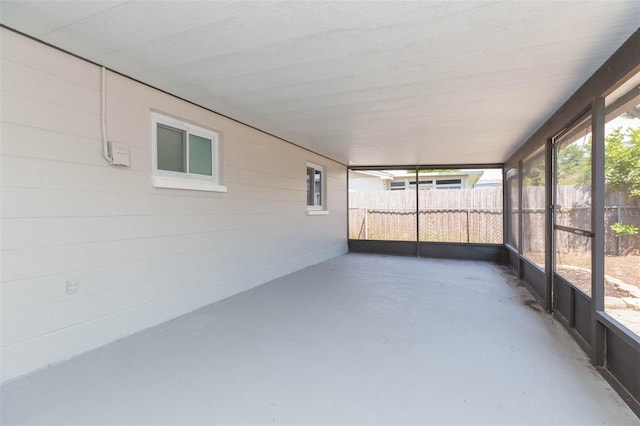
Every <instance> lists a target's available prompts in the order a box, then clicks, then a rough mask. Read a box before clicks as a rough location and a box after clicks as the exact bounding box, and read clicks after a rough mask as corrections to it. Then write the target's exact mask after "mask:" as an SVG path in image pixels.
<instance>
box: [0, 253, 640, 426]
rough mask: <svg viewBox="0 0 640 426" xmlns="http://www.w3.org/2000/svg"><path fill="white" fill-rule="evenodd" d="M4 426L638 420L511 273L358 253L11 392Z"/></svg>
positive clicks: (5, 396)
mask: <svg viewBox="0 0 640 426" xmlns="http://www.w3.org/2000/svg"><path fill="white" fill-rule="evenodd" d="M1 398H2V399H1V404H2V405H1V408H2V417H1V420H2V424H5V425H10V424H82V425H89V424H214V423H223V424H310V423H323V424H375V423H378V424H380V423H383V424H434V425H443V424H491V425H495V424H508V425H516V424H530V425H553V424H557V425H571V424H573V425H587V424H610V425H616V424H617V425H640V420H639V419H638V418H637V417H636V416H634V414H633V413H632V412H631V410H629V408H628V407H627V406H626V405H625V404H624V402H623V401H622V400H621V399H620V397H619V396H618V395H617V394H616V393H615V392H614V391H613V390H612V389H611V387H610V386H609V385H608V384H607V383H606V382H605V381H604V380H603V379H602V378H601V376H600V375H599V374H598V373H597V372H596V371H595V370H594V369H593V368H592V367H591V365H590V364H589V361H588V359H587V356H586V355H585V353H584V352H583V351H582V350H580V349H579V347H578V346H577V344H576V343H575V342H574V341H573V339H572V338H571V337H570V336H569V335H568V334H567V333H566V332H565V331H564V329H563V328H562V327H561V326H560V325H559V324H558V323H557V322H556V321H554V320H553V319H552V317H550V316H549V315H547V314H546V313H544V312H542V311H541V309H540V308H539V307H538V305H537V304H535V303H534V302H533V300H532V299H531V298H530V297H529V296H528V294H527V292H526V290H525V289H524V288H522V287H520V286H519V285H518V283H517V280H515V279H514V277H513V276H512V275H511V274H510V273H509V272H508V271H506V270H505V269H503V268H501V267H498V266H494V265H491V264H487V263H478V262H471V261H448V260H430V259H414V258H401V257H384V256H372V255H358V254H348V255H344V256H340V257H338V258H335V259H332V260H330V261H328V262H324V263H322V264H320V265H316V266H313V267H310V268H307V269H305V270H303V271H300V272H297V273H294V274H291V275H289V276H286V277H284V278H281V279H278V280H275V281H272V282H270V283H268V284H265V285H263V286H261V287H259V288H257V289H254V290H252V291H250V292H247V293H244V294H240V295H238V296H235V297H232V298H230V299H228V300H225V301H223V302H220V303H217V304H214V305H210V306H208V307H206V308H204V309H201V310H199V311H197V312H194V313H191V314H188V315H185V316H183V317H181V318H178V319H176V320H174V321H171V322H168V323H165V324H162V325H160V326H157V327H154V328H152V329H149V330H147V331H144V332H142V333H138V334H136V335H133V336H131V337H129V338H126V339H123V340H121V341H119V342H116V343H113V344H111V345H108V346H105V347H103V348H100V349H98V350H95V351H93V352H90V353H87V354H85V355H82V356H80V357H77V358H75V359H73V360H71V361H68V362H65V363H62V364H59V365H56V366H54V367H51V368H49V369H46V370H43V371H41V372H38V373H36V374H32V375H30V376H28V377H25V378H23V379H21V380H18V381H15V382H13V383H10V384H8V385H6V386H4V387H3V388H2V395H1Z"/></svg>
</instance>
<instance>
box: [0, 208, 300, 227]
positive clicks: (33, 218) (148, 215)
mask: <svg viewBox="0 0 640 426" xmlns="http://www.w3.org/2000/svg"><path fill="white" fill-rule="evenodd" d="M207 216H211V217H212V218H217V217H219V216H234V217H235V216H292V217H298V216H299V212H297V211H292V212H287V213H282V212H263V211H259V212H255V211H253V212H246V211H243V212H231V213H186V214H161V213H158V214H114V215H101V216H60V215H56V216H3V217H2V220H3V221H5V220H24V221H31V220H58V219H59V220H68V219H115V218H128V217H136V218H144V217H149V218H158V217H166V218H177V217H207ZM243 229H244V228H243Z"/></svg>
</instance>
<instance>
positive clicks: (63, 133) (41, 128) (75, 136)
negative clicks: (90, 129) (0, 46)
mask: <svg viewBox="0 0 640 426" xmlns="http://www.w3.org/2000/svg"><path fill="white" fill-rule="evenodd" d="M0 94H1V93H0ZM94 117H95V119H96V120H99V118H100V116H99V115H96V116H94ZM0 123H2V124H10V125H12V126H17V127H23V128H25V129H35V130H38V131H47V132H52V133H56V134H59V135H64V136H70V137H72V138H80V139H86V140H89V141H98V142H99V141H100V139H98V138H97V137H96V138H95V139H94V138H90V137H88V136H87V135H83V134H79V133H69V132H63V131H60V130H52V129H50V128H48V127H38V126H33V125H31V124H25V123H16V122H15V121H7V120H6V119H2V120H0ZM96 132H97V131H96Z"/></svg>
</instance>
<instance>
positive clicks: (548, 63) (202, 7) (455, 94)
mask: <svg viewBox="0 0 640 426" xmlns="http://www.w3.org/2000/svg"><path fill="white" fill-rule="evenodd" d="M0 22H2V23H3V24H4V25H6V26H8V27H11V28H14V29H16V30H19V31H22V32H24V33H26V34H29V35H31V36H34V37H36V38H38V39H41V40H44V41H46V42H48V43H51V44H53V45H56V46H59V47H61V48H63V49H65V50H68V51H70V52H73V53H76V54H78V55H80V56H82V57H85V58H87V59H90V60H92V61H95V62H98V63H100V64H103V65H105V66H107V67H109V68H112V69H114V70H116V71H119V72H122V73H124V74H127V75H129V76H131V77H134V78H136V79H138V80H141V81H143V82H146V83H149V84H151V85H153V86H156V87H159V88H161V89H164V90H166V91H168V92H170V93H173V94H176V95H178V96H180V97H183V98H186V99H189V100H191V101H193V102H195V103H197V104H200V105H202V106H205V107H207V108H210V109H213V110H215V111H217V112H220V113H222V114H226V115H228V116H230V117H233V118H235V119H237V120H240V121H242V122H245V123H247V124H250V125H252V126H255V127H257V128H260V129H262V130H264V131H267V132H269V133H272V134H274V135H276V136H279V137H282V138H284V139H286V140H289V141H291V142H293V143H296V144H298V145H301V146H304V147H307V148H309V149H311V150H313V151H316V152H318V153H321V154H323V155H326V156H328V157H330V158H333V159H336V160H338V161H340V162H343V163H345V164H354V165H384V164H394V165H401V164H456V163H457V164H461V163H468V164H470V163H498V162H503V161H505V160H506V159H507V158H508V156H509V155H510V154H511V153H513V152H514V151H515V149H516V148H517V147H518V146H520V145H521V144H522V143H523V142H524V141H525V140H526V139H527V138H528V137H529V136H530V135H531V134H532V133H533V132H534V131H535V130H536V129H537V128H538V127H540V125H542V123H544V121H545V120H546V119H547V118H548V117H549V116H550V115H551V114H552V113H553V112H554V111H555V110H556V109H557V108H558V107H559V106H560V105H562V103H563V102H564V101H565V100H566V99H567V98H568V97H569V96H570V95H571V94H572V93H573V92H574V91H575V90H576V89H577V88H578V87H580V85H582V83H584V82H585V80H586V79H587V78H588V77H589V76H590V75H591V74H592V73H593V72H594V71H595V70H596V69H597V68H598V67H600V65H602V63H603V62H604V61H605V60H606V59H607V58H608V57H609V56H610V55H611V54H612V53H613V52H614V51H615V50H616V49H617V48H618V47H619V46H620V45H621V44H622V43H623V42H624V41H625V40H626V39H627V38H628V37H629V36H630V35H631V34H632V33H633V32H634V31H635V30H636V29H637V28H638V26H639V23H640V1H637V0H632V1H571V2H566V1H561V2H557V1H555V2H544V1H501V2H487V1H456V2H449V1H415V2H399V1H396V2H347V1H341V2H324V1H322V2H321V1H311V2H280V1H278V2H228V1H215V2H214V1H201V2H183V1H165V2H160V1H99V2H95V1H72V2H71V1H64V2H59V1H58V2H54V1H38V2H33V1H7V0H2V2H1V3H0Z"/></svg>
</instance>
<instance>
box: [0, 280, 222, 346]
mask: <svg viewBox="0 0 640 426" xmlns="http://www.w3.org/2000/svg"><path fill="white" fill-rule="evenodd" d="M218 284H219V283H214V284H210V285H208V286H203V287H197V288H195V289H189V290H187V291H185V290H184V289H183V290H182V291H180V292H174V293H172V294H170V295H169V296H166V297H162V298H160V299H156V300H152V301H150V302H146V303H142V304H139V305H135V306H131V307H128V308H124V309H119V310H117V311H113V312H111V313H109V314H106V315H101V316H98V317H96V318H92V319H89V320H84V321H82V322H80V323H78V324H73V325H70V326H66V327H60V328H58V329H55V330H52V331H49V332H46V333H44V334H39V335H37V336H33V337H29V338H28V339H24V340H20V341H17V342H14V343H12V344H10V345H6V346H2V348H3V349H7V348H11V347H12V346H15V345H20V344H23V343H26V342H29V341H31V340H34V339H39V338H42V337H46V336H50V335H52V334H55V333H60V332H62V331H66V330H71V329H73V328H77V327H83V326H90V325H91V323H93V322H96V321H100V320H103V319H105V318H108V317H111V316H115V315H119V314H122V313H125V312H127V311H131V310H134V309H140V308H142V307H144V306H150V305H153V304H156V303H162V302H165V301H167V300H169V299H171V298H173V297H175V295H176V294H189V293H191V292H194V291H198V290H201V289H204V288H207V287H210V286H213V285H218ZM232 296H233V295H232ZM232 296H227V297H225V298H228V297H232ZM220 300H224V299H218V300H214V301H212V302H211V303H215V302H217V301H220ZM211 303H209V304H211ZM205 306H206V305H205ZM185 313H188V312H185ZM182 315H184V313H183V314H179V315H178V316H176V317H171V318H168V319H167V320H166V321H171V320H172V319H175V318H178V317H179V316H182ZM166 321H163V323H164V322H166ZM134 333H135V332H134ZM125 337H126V336H125Z"/></svg>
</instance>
